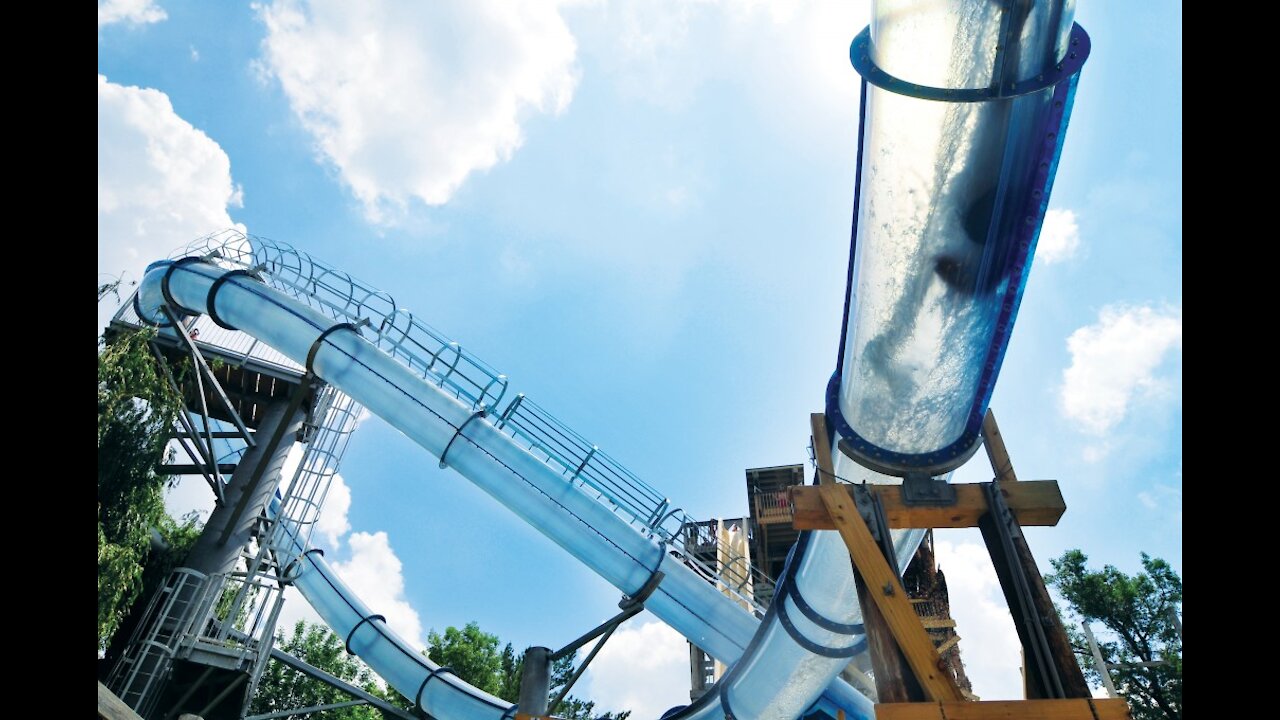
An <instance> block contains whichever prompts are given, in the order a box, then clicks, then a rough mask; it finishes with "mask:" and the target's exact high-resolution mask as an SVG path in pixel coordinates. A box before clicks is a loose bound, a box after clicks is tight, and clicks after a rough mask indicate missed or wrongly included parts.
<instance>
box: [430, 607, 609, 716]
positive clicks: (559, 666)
mask: <svg viewBox="0 0 1280 720" xmlns="http://www.w3.org/2000/svg"><path fill="white" fill-rule="evenodd" d="M427 642H428V644H430V646H431V647H430V648H429V649H428V650H427V657H429V658H431V659H432V660H433V661H435V662H437V663H439V664H441V665H447V666H448V667H450V668H453V671H454V673H455V674H456V675H457V676H458V677H459V678H461V679H462V680H465V681H466V682H467V683H469V684H471V685H473V686H475V687H477V688H480V689H481V690H484V691H485V692H488V693H491V694H493V695H497V696H498V697H500V698H502V699H503V700H506V701H508V702H512V703H514V702H516V701H517V700H518V699H519V696H520V673H521V671H522V670H523V668H524V651H521V652H520V653H516V652H515V649H514V648H513V647H512V646H511V643H507V644H506V645H505V646H503V648H502V649H501V650H499V649H498V645H499V644H500V641H499V640H498V636H497V635H492V634H490V633H487V632H484V631H483V630H481V629H480V626H479V625H478V624H476V623H474V622H470V623H467V625H466V626H465V627H464V628H462V629H461V630H459V629H458V628H456V627H452V626H450V627H448V628H445V631H444V633H443V634H441V633H437V632H436V631H435V630H432V631H430V632H428V633H427ZM573 668H574V658H573V657H564V658H561V659H559V660H557V661H555V662H554V663H553V664H552V666H551V697H552V698H554V697H555V696H556V695H558V694H560V690H561V689H562V688H563V687H564V686H565V684H566V683H567V682H568V681H569V677H570V676H571V675H572V674H573ZM595 708H596V704H595V702H593V701H590V700H582V699H580V698H576V697H574V696H572V695H569V696H567V697H566V698H565V699H564V701H563V702H561V703H560V706H559V707H557V708H555V711H554V712H555V715H556V716H557V717H563V718H567V719H568V720H626V719H627V718H628V717H630V715H631V712H630V711H626V712H620V713H614V712H605V713H597V712H596V709H595Z"/></svg>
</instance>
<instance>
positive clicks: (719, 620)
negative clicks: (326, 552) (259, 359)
mask: <svg viewBox="0 0 1280 720" xmlns="http://www.w3.org/2000/svg"><path fill="white" fill-rule="evenodd" d="M226 274H227V271H226V270H225V269H223V268H219V267H216V266H214V265H211V264H209V263H205V262H182V263H172V262H165V263H157V264H155V265H153V266H152V267H151V268H150V269H149V271H148V273H147V275H146V276H145V277H144V279H143V283H142V286H141V287H140V289H139V298H138V307H139V308H140V309H141V311H142V313H143V314H144V316H146V317H149V318H150V319H151V320H153V321H159V320H160V319H161V318H160V316H159V312H158V308H159V307H160V305H161V304H162V303H163V301H164V295H165V286H166V285H167V292H168V295H169V297H170V298H171V299H172V301H173V302H174V303H176V304H177V306H178V307H179V308H180V309H182V310H185V311H189V312H195V313H201V312H207V311H208V307H207V305H208V303H209V302H210V301H211V299H210V291H211V289H212V288H213V287H214V284H215V282H216V281H217V280H218V279H219V278H221V277H222V276H224V275H226ZM213 302H216V304H217V311H218V315H219V317H221V318H222V319H223V320H224V321H225V322H227V323H229V324H231V325H233V326H235V327H237V328H239V329H240V330H242V331H244V332H246V333H248V334H249V335H252V336H254V337H257V338H258V339H260V340H262V341H263V342H265V343H267V344H269V345H270V346H272V347H274V348H275V349H277V350H279V351H280V352H282V353H284V354H285V355H286V356H288V357H290V358H292V359H293V360H294V361H296V362H298V363H306V362H307V360H308V356H309V355H311V356H312V357H311V363H312V369H313V370H314V371H315V372H316V374H317V375H318V376H319V377H320V378H321V379H323V380H325V381H326V382H329V383H332V384H333V385H335V386H336V387H338V388H340V389H341V390H342V391H343V392H345V393H346V394H348V395H349V396H351V397H352V398H353V399H354V400H355V401H356V402H358V403H360V404H361V405H363V406H364V407H366V408H368V409H369V410H370V411H372V412H375V413H377V414H378V415H380V416H381V417H382V418H383V419H385V420H386V421H387V422H389V423H390V424H391V425H393V426H394V427H396V428H397V429H399V430H401V431H402V432H404V433H405V434H406V435H408V436H409V437H410V438H412V439H414V440H415V441H416V442H418V443H419V444H420V445H422V446H423V447H424V448H425V449H427V450H428V451H429V452H431V453H432V454H433V455H436V456H437V457H443V458H444V461H445V462H447V463H448V464H449V465H450V466H451V467H453V468H454V469H455V470H457V471H458V472H459V473H460V474H462V475H463V476H465V477H467V478H468V479H470V480H471V481H472V482H474V483H476V484H477V485H479V486H480V487H481V488H483V489H484V490H486V491H487V492H489V493H490V494H491V495H493V496H494V497H495V498H496V499H498V500H499V501H500V502H502V503H503V504H504V505H506V506H507V507H508V508H510V509H511V510H513V511H514V512H515V513H516V514H517V515H519V516H520V517H521V518H522V519H524V520H526V521H527V522H529V523H530V524H531V525H533V526H534V527H536V528H538V529H539V530H540V531H541V532H543V533H544V534H545V535H547V536H548V537H549V538H551V539H552V540H553V541H555V542H556V543H557V544H559V545H561V546H562V547H564V548H565V549H566V550H568V551H569V552H570V553H572V554H573V555H574V556H575V557H577V558H578V559H580V560H581V561H582V562H583V563H584V564H586V565H587V566H588V567H591V568H592V569H593V570H595V571H596V572H597V573H599V574H600V575H601V576H602V577H604V578H605V579H606V580H608V581H609V582H610V583H612V584H613V585H615V586H616V587H618V588H619V589H620V590H622V591H623V592H627V593H634V592H636V591H638V590H639V588H641V587H642V586H643V585H644V584H645V582H646V581H647V580H648V578H649V577H650V575H651V573H652V572H653V571H654V570H655V569H661V570H662V571H663V572H664V573H665V578H664V580H663V582H662V584H661V585H660V586H659V587H658V589H657V590H656V591H655V592H654V594H653V595H652V596H651V597H650V599H649V601H648V602H647V603H646V607H647V608H648V609H649V610H650V611H651V612H653V613H654V614H655V615H656V616H658V617H659V618H661V619H662V620H663V621H664V622H666V623H668V624H669V625H671V626H672V627H673V628H674V629H676V630H677V631H678V632H680V633H681V634H682V635H684V636H685V637H687V638H689V639H690V640H692V641H693V642H695V643H696V644H698V645H699V646H700V647H702V648H704V649H706V650H707V651H708V652H709V653H711V654H712V655H713V656H715V657H717V658H719V659H721V660H722V661H723V662H726V663H733V662H734V661H736V660H737V659H738V658H739V657H740V656H741V655H742V654H743V651H744V649H745V648H746V647H747V646H748V645H749V644H751V643H752V639H753V636H755V635H757V629H758V628H759V626H760V623H759V621H757V620H756V619H755V618H754V617H752V616H751V615H750V614H749V613H747V612H744V611H743V609H742V608H741V607H740V606H738V605H737V604H736V603H735V602H734V601H733V600H731V599H730V598H728V597H727V596H725V595H723V594H722V593H720V592H719V591H717V590H716V589H715V587H714V586H712V585H711V584H709V583H708V582H706V580H704V579H703V578H701V577H700V576H698V575H696V574H695V573H694V572H692V571H691V570H689V569H688V568H687V567H686V566H685V565H683V564H682V563H681V562H679V561H678V560H675V559H674V558H672V557H671V556H670V555H669V554H668V553H667V552H666V551H665V550H664V548H663V547H661V546H660V545H659V544H658V543H656V542H654V541H653V540H651V539H649V538H647V537H644V536H642V535H641V534H639V533H637V532H636V531H635V529H634V528H633V527H632V526H630V525H628V524H627V523H625V522H624V521H623V520H621V519H620V518H619V517H618V516H616V515H614V514H613V513H611V512H609V511H608V510H607V509H605V508H604V507H603V506H602V505H600V504H599V503H598V502H597V501H595V500H594V499H592V498H590V497H588V496H587V495H585V494H584V493H582V492H581V491H580V490H579V489H578V488H577V487H575V486H574V485H573V484H572V483H568V482H565V479H564V478H563V477H562V476H561V475H559V474H558V473H556V472H555V471H554V470H552V469H550V467H549V466H547V465H546V464H545V463H544V462H542V461H541V460H539V459H538V458H536V457H534V456H533V455H531V454H529V453H528V452H527V451H526V450H525V449H524V448H522V447H520V446H519V445H517V444H515V443H514V442H513V441H512V440H511V438H510V437H509V436H508V435H506V434H504V433H502V432H501V431H499V430H498V429H496V428H495V427H494V426H493V425H492V424H491V423H490V422H489V420H488V418H486V417H480V416H476V415H475V413H473V411H472V410H471V408H470V407H467V406H465V405H463V404H462V403H460V402H459V401H458V400H456V399H454V398H453V397H452V396H450V395H449V394H447V393H446V392H443V391H442V390H440V388H438V387H437V386H435V385H434V384H432V383H430V382H426V381H424V380H423V379H422V378H421V377H420V376H418V375H415V374H414V373H413V372H412V371H410V370H409V369H408V368H406V367H405V366H403V365H401V364H400V363H399V362H398V361H396V360H395V359H393V358H391V357H389V356H388V355H386V354H385V353H383V352H382V351H380V350H378V349H377V348H375V347H374V346H373V345H371V344H369V343H368V342H367V341H365V340H364V339H362V338H360V337H359V336H358V334H357V331H355V330H352V329H349V328H340V329H337V330H333V331H330V332H326V331H329V330H330V328H331V327H333V321H332V320H331V319H329V318H327V317H325V316H323V315H321V314H320V313H318V312H316V311H314V310H312V309H310V308H308V307H307V306H305V305H303V304H302V303H300V302H298V301H296V300H293V299H291V298H289V297H287V296H285V295H283V294H281V293H279V292H277V291H275V290H273V289H271V288H268V287H266V286H264V285H262V284H260V283H257V282H255V281H253V280H252V279H249V278H246V277H244V276H235V277H228V278H227V279H226V280H225V281H224V282H222V283H220V285H219V287H218V288H217V291H216V299H215V300H213ZM322 335H323V341H321V342H319V343H318V344H317V339H318V338H320V337H321V336H322ZM313 345H315V348H314V352H312V350H313ZM841 552H843V550H841ZM308 557H309V558H310V556H308ZM810 558H817V559H810ZM837 559H839V560H840V561H839V562H836V560H837ZM820 560H821V561H822V564H823V565H824V566H830V567H828V568H827V570H830V569H832V568H837V569H843V576H842V575H841V574H840V573H839V572H827V571H823V572H817V571H814V572H802V573H801V576H802V578H805V579H802V580H801V581H799V582H798V584H797V586H798V587H799V588H801V592H802V593H804V594H803V595H802V597H804V598H805V599H806V601H807V602H809V603H810V604H811V605H812V606H813V607H815V608H817V610H818V611H819V612H822V613H826V614H830V615H831V616H833V617H841V615H839V614H838V613H839V608H840V607H842V605H841V601H840V600H839V599H838V598H836V597H834V596H833V595H832V594H831V593H835V592H837V591H838V590H839V589H840V587H841V586H843V585H846V584H847V580H846V579H845V577H844V576H847V575H848V560H847V555H845V556H842V559H841V558H839V557H837V556H836V555H833V554H832V553H829V552H828V553H805V554H804V556H803V558H802V559H801V561H800V565H801V570H802V571H803V569H804V568H812V567H816V564H817V563H819V561H820ZM308 563H309V564H310V565H312V566H314V567H316V568H317V572H316V573H315V578H327V579H326V581H325V583H324V584H323V585H322V584H320V583H319V581H318V580H314V581H308V584H307V587H308V592H310V593H311V595H309V596H308V597H309V599H311V600H312V602H313V604H314V605H315V606H316V609H317V611H318V612H320V613H321V614H322V616H323V617H325V619H326V621H327V622H330V623H331V624H332V627H333V628H334V630H335V631H337V632H339V633H340V634H343V635H344V637H345V636H346V635H347V634H350V633H351V630H352V629H353V628H355V633H354V635H352V637H351V646H352V649H353V650H355V651H357V653H358V654H360V655H361V657H363V658H364V659H365V660H366V662H368V663H369V665H370V667H372V668H374V669H375V671H377V672H378V673H379V675H381V676H382V677H383V678H384V679H386V680H387V681H388V682H389V683H391V685H392V686H393V687H395V688H396V689H397V690H398V691H400V692H401V693H403V694H405V695H406V696H407V697H411V698H412V697H416V694H417V692H418V690H419V687H418V686H419V685H420V684H421V682H422V680H424V679H425V677H426V675H425V674H427V673H430V670H431V668H430V666H429V664H424V663H421V662H419V661H418V660H417V659H416V658H410V659H411V660H412V662H409V661H408V660H406V648H407V646H406V645H405V644H404V643H403V642H402V641H400V640H398V639H395V638H394V636H393V635H391V634H390V633H388V632H386V631H385V628H381V625H380V624H379V623H377V621H369V622H364V623H363V624H360V621H361V619H362V618H363V617H367V616H368V612H367V611H368V609H367V608H365V607H364V606H363V605H362V604H360V603H359V601H358V600H355V599H354V598H352V597H350V595H349V593H347V592H346V591H345V589H344V588H342V586H341V584H340V583H337V582H331V581H330V580H334V581H336V578H332V574H331V573H327V572H325V571H324V570H323V568H322V565H320V564H317V563H316V562H315V561H314V559H311V560H309V561H308ZM810 575H812V576H813V578H812V579H808V578H809V576H810ZM299 583H300V586H302V581H301V580H300V581H299ZM325 586H328V588H329V589H328V590H326V589H325ZM843 607H844V613H845V614H846V615H847V613H849V612H850V610H849V606H848V605H843ZM797 618H798V619H797V620H796V621H795V625H796V626H797V627H798V628H799V629H800V632H802V633H808V634H809V636H810V639H811V641H813V642H817V643H824V642H825V643H828V644H831V645H838V640H839V639H840V638H843V639H844V642H845V644H846V645H848V644H850V643H852V642H854V641H856V637H851V636H849V635H847V634H844V635H842V634H838V633H837V634H831V633H827V632H825V631H823V630H822V629H821V628H817V627H816V626H813V625H811V624H810V625H806V624H805V623H806V622H807V621H806V619H805V618H804V616H802V615H798V616H797ZM845 619H847V618H845ZM357 624H359V627H357ZM779 632H781V631H779V630H778V629H777V628H776V627H773V626H772V625H768V624H767V625H766V628H765V630H764V631H762V632H761V636H762V640H761V641H760V642H758V643H757V644H761V643H763V644H764V645H765V646H766V647H769V648H778V649H779V652H778V653H775V654H776V655H777V659H772V660H770V661H769V663H768V666H767V667H764V666H761V667H762V668H763V669H760V670H757V671H755V672H751V673H749V674H748V675H747V676H746V677H747V678H748V679H757V678H758V682H754V681H753V682H746V681H744V682H743V683H742V684H741V687H742V688H744V689H743V690H741V691H740V694H741V695H742V697H741V699H738V698H737V697H736V696H733V697H734V700H735V701H736V702H739V703H740V704H741V705H742V706H743V710H742V711H741V712H743V713H744V715H743V716H744V717H746V716H752V717H796V716H797V715H799V714H800V713H802V712H803V711H804V710H805V708H806V707H808V706H809V704H810V703H812V702H813V700H814V699H815V698H817V696H818V695H819V693H821V692H822V690H823V688H825V687H826V686H827V685H828V684H832V685H833V689H832V690H831V691H830V693H829V697H828V698H827V700H826V701H825V702H826V703H827V704H829V705H830V706H831V707H832V708H836V707H840V708H842V709H844V710H845V711H846V712H847V713H854V716H855V717H861V716H863V715H864V714H865V712H858V711H859V710H862V711H865V709H866V707H867V706H868V705H867V703H866V700H865V698H861V696H859V695H857V693H856V692H855V691H853V690H852V688H849V687H848V686H847V685H846V684H845V683H843V681H839V680H836V681H835V682H834V683H832V681H831V678H832V677H834V674H835V673H836V672H838V671H839V668H840V667H842V666H843V665H842V664H840V663H834V662H826V663H818V665H821V666H822V667H821V668H820V670H821V671H820V672H818V671H815V670H814V668H813V667H810V666H812V665H813V664H814V663H813V662H812V661H810V666H805V667H804V668H802V669H801V670H799V671H788V670H787V669H786V667H785V666H786V665H788V664H797V665H803V663H804V662H805V661H806V660H810V659H808V658H806V657H805V654H804V653H802V652H798V651H797V648H796V646H794V643H790V645H789V638H784V637H783V636H781V635H779V634H778V633H779ZM769 633H772V635H769ZM765 635H769V636H768V637H765ZM786 650H790V654H787V653H786V652H784V651H786ZM408 654H409V655H412V653H411V652H410V653H408ZM759 662H760V661H758V660H757V661H753V667H756V666H757V665H758V664H759ZM844 662H847V659H846V660H845V661H844ZM827 665H830V666H832V668H833V670H832V671H831V672H830V673H828V672H827V670H828V669H830V668H827V667H826V666H827ZM423 668H426V669H425V670H424V669H423ZM765 670H768V673H772V674H771V675H770V674H767V673H766V672H765ZM788 673H790V674H789V675H788ZM783 676H786V677H789V678H790V679H791V680H792V681H793V682H792V685H791V686H790V688H789V689H788V692H787V693H783V692H780V690H781V688H780V686H779V685H780V680H776V679H775V680H769V679H768V678H770V677H772V678H780V677H783ZM431 684H432V685H435V686H436V687H440V688H447V687H455V688H456V687H459V686H460V684H459V683H456V682H450V683H446V684H437V683H434V682H433V683H431ZM758 686H763V687H765V688H768V687H772V688H773V691H772V693H770V692H769V691H767V690H760V689H758ZM746 688H751V689H750V690H747V689H746ZM435 692H436V691H434V690H432V691H431V693H430V694H426V693H424V700H423V702H424V706H425V707H426V708H427V710H428V711H430V712H432V713H433V714H436V710H435V708H434V707H433V706H432V705H431V704H429V703H431V702H435V694H434V693H435ZM441 692H449V691H448V690H447V689H446V690H442V691H441ZM774 696H776V697H774ZM478 697H479V696H478ZM441 702H444V701H443V700H442V701H441ZM450 702H452V701H450ZM837 702H838V703H839V704H838V705H837V704H836V703H837ZM458 703H461V704H460V705H459V706H458V707H462V706H463V705H465V706H466V707H469V708H472V710H471V711H468V712H475V713H477V714H474V715H472V714H465V715H456V716H453V717H465V718H470V717H477V718H479V717H491V716H492V715H491V713H492V712H493V711H494V710H495V709H496V707H495V706H493V705H492V703H491V701H490V700H488V699H486V698H485V697H480V698H479V700H477V701H475V702H472V701H471V700H466V701H465V702H464V701H462V700H459V701H458ZM757 705H759V706H760V708H761V710H760V714H757V713H756V712H755V708H756V706H757ZM450 707H452V705H450ZM749 708H750V709H749ZM504 711H505V710H504ZM747 713H750V714H749V715H748V714H747ZM444 716H446V717H449V716H448V715H444Z"/></svg>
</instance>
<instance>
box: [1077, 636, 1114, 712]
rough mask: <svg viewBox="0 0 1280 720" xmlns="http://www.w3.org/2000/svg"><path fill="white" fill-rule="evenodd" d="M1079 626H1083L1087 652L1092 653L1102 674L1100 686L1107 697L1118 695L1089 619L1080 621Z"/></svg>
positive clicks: (1095, 663) (1094, 662)
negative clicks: (1105, 691) (1087, 645)
mask: <svg viewBox="0 0 1280 720" xmlns="http://www.w3.org/2000/svg"><path fill="white" fill-rule="evenodd" d="M1080 627H1083V628H1084V639H1085V640H1087V641H1089V652H1091V653H1093V664H1094V665H1095V666H1096V667H1097V668H1098V674H1099V675H1101V676H1102V686H1103V687H1105V688H1106V689H1107V697H1120V693H1118V692H1116V684H1115V683H1114V682H1112V681H1111V669H1110V667H1109V666H1108V665H1107V661H1106V659H1105V658H1104V657H1102V648H1100V647H1098V641H1097V639H1095V638H1094V637H1093V628H1091V627H1089V621H1088V620H1084V621H1082V622H1081V623H1080Z"/></svg>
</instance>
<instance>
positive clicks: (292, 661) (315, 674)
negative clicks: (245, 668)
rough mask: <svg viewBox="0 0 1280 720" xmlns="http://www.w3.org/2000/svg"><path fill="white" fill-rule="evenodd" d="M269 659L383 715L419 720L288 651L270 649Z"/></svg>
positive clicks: (406, 719)
mask: <svg viewBox="0 0 1280 720" xmlns="http://www.w3.org/2000/svg"><path fill="white" fill-rule="evenodd" d="M271 659H272V660H275V661H277V662H282V663H284V664H285V665H288V666H289V667H291V668H293V669H294V670H297V671H298V672H300V673H302V674H303V675H306V676H308V677H311V678H314V679H316V680H319V681H320V682H322V683H325V684H326V685H329V686H331V687H335V688H337V689H339V690H341V691H342V692H344V693H346V694H348V695H350V696H351V697H353V698H356V699H358V700H361V701H363V702H365V703H368V704H369V705H372V706H374V707H376V708H378V709H379V710H381V711H382V712H383V714H385V715H389V716H390V717H393V718H399V719H400V720H419V718H418V717H417V716H415V715H413V714H412V713H410V712H408V711H407V710H401V709H400V708H398V707H396V706H395V705H392V704H391V703H389V702H387V701H386V700H383V699H382V698H380V697H378V696H376V695H371V694H370V693H368V692H366V691H364V690H362V689H360V688H358V687H356V686H355V685H352V684H351V683H349V682H347V681H346V680H342V679H341V678H337V677H334V676H333V675H330V674H329V673H327V672H325V671H324V670H321V669H320V668H318V667H315V666H314V665H309V664H307V663H306V662H304V661H302V660H299V659H298V658H296V657H294V656H292V655H290V654H289V653H287V652H285V651H283V650H281V649H279V648H272V649H271ZM245 720H251V719H250V718H245Z"/></svg>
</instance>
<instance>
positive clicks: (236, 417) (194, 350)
mask: <svg viewBox="0 0 1280 720" xmlns="http://www.w3.org/2000/svg"><path fill="white" fill-rule="evenodd" d="M160 309H161V310H162V311H163V312H164V314H165V315H166V316H167V317H168V318H169V321H170V322H171V323H173V329H174V330H175V331H176V332H177V333H178V335H179V336H180V337H181V338H182V341H183V343H184V344H185V345H186V346H187V350H188V351H190V352H191V358H192V361H193V362H194V363H195V365H196V368H197V370H198V373H197V375H196V379H197V380H199V379H200V375H203V376H204V377H206V378H208V379H209V384H210V385H211V387H212V390H213V394H214V397H216V398H218V400H219V401H220V402H221V403H222V405H223V407H224V408H226V410H227V414H228V415H229V416H231V422H233V423H235V426H236V429H237V430H239V431H240V436H241V437H243V438H244V441H245V442H247V443H249V447H253V446H254V440H253V434H252V433H251V432H249V428H247V427H245V424H244V421H243V420H241V419H240V411H239V410H236V406H235V405H232V404H231V400H230V398H228V397H227V393H226V392H224V391H223V389H222V383H220V382H218V378H217V377H216V376H215V375H214V374H213V370H211V369H209V364H208V363H206V362H205V361H204V355H203V354H201V352H200V348H198V347H196V343H195V341H194V340H192V339H191V335H190V334H189V333H188V332H187V328H186V326H185V325H183V324H182V322H181V317H180V316H179V314H178V313H177V312H174V310H173V308H171V307H169V305H168V304H167V303H166V304H165V305H163V306H161V308H160ZM200 402H201V403H202V404H203V402H204V394H203V392H202V393H201V400H200ZM205 415H206V416H207V415H208V413H207V412H206V413H205Z"/></svg>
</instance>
